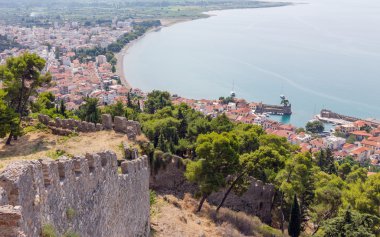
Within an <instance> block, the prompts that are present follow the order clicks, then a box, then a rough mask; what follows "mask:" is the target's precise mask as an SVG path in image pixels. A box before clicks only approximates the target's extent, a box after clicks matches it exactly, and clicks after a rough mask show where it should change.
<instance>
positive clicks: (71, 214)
mask: <svg viewBox="0 0 380 237" xmlns="http://www.w3.org/2000/svg"><path fill="white" fill-rule="evenodd" d="M75 214H76V213H75V210H74V209H73V208H71V207H70V208H67V210H66V216H67V218H68V219H69V220H70V221H71V220H72V219H73V218H74V217H75Z"/></svg>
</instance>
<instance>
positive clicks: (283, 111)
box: [255, 103, 292, 115]
mask: <svg viewBox="0 0 380 237" xmlns="http://www.w3.org/2000/svg"><path fill="white" fill-rule="evenodd" d="M255 112H256V113H259V114H262V113H269V114H274V115H291V114H292V105H291V104H289V105H268V104H263V103H260V104H258V105H257V106H256V110H255Z"/></svg>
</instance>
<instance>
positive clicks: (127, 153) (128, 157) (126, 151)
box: [123, 142, 132, 160]
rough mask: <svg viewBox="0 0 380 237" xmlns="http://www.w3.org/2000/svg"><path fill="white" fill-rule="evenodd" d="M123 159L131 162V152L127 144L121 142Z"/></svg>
mask: <svg viewBox="0 0 380 237" xmlns="http://www.w3.org/2000/svg"><path fill="white" fill-rule="evenodd" d="M123 150H124V159H126V160H132V150H131V148H130V147H129V144H128V142H123Z"/></svg>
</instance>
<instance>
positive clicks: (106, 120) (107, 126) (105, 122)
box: [102, 114, 112, 130]
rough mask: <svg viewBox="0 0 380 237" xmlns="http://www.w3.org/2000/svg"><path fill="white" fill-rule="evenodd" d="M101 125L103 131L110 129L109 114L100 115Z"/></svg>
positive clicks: (110, 118)
mask: <svg viewBox="0 0 380 237" xmlns="http://www.w3.org/2000/svg"><path fill="white" fill-rule="evenodd" d="M102 125H103V128H104V129H105V130H111V129H112V116H111V115H110V114H102Z"/></svg>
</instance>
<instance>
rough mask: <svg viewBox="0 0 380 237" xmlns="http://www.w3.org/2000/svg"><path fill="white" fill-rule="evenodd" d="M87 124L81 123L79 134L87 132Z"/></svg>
mask: <svg viewBox="0 0 380 237" xmlns="http://www.w3.org/2000/svg"><path fill="white" fill-rule="evenodd" d="M87 124H88V123H87V122H86V121H82V122H81V130H80V131H81V132H88V127H87Z"/></svg>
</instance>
